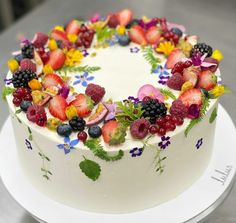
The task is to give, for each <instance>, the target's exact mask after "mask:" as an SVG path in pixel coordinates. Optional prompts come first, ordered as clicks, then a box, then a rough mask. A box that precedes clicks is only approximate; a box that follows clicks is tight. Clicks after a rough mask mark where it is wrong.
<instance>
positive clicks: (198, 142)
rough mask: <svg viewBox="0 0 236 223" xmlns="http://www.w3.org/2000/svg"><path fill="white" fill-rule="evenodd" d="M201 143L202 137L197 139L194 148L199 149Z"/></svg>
mask: <svg viewBox="0 0 236 223" xmlns="http://www.w3.org/2000/svg"><path fill="white" fill-rule="evenodd" d="M202 144H203V138H201V139H199V140H198V141H197V143H196V148H197V149H199V148H200V147H201V146H202Z"/></svg>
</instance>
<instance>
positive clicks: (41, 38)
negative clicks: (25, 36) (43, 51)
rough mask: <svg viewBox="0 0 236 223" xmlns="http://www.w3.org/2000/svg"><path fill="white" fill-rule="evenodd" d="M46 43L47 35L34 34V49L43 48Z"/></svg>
mask: <svg viewBox="0 0 236 223" xmlns="http://www.w3.org/2000/svg"><path fill="white" fill-rule="evenodd" d="M47 41H48V35H46V34H45V33H42V32H37V33H35V35H34V37H33V39H32V43H33V45H34V46H35V47H36V48H40V47H44V45H45V44H46V43H47Z"/></svg>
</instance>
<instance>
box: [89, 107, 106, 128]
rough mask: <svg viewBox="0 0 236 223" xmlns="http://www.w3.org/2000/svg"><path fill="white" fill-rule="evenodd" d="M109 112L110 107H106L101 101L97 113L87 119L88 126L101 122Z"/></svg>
mask: <svg viewBox="0 0 236 223" xmlns="http://www.w3.org/2000/svg"><path fill="white" fill-rule="evenodd" d="M107 113H108V109H107V108H106V107H105V105H104V104H103V103H99V104H98V106H97V109H96V111H95V113H94V114H92V115H91V116H90V117H89V119H88V121H87V126H92V125H96V124H99V123H100V122H102V121H103V120H104V118H105V116H106V115H107Z"/></svg>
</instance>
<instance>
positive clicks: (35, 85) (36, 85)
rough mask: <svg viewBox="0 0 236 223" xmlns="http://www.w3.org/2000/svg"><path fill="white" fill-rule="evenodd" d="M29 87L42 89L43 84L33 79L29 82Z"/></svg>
mask: <svg viewBox="0 0 236 223" xmlns="http://www.w3.org/2000/svg"><path fill="white" fill-rule="evenodd" d="M28 85H29V87H30V88H31V90H41V88H42V84H41V83H40V81H39V80H37V79H32V80H31V81H30V82H28Z"/></svg>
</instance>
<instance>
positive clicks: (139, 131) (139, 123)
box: [130, 118, 150, 139]
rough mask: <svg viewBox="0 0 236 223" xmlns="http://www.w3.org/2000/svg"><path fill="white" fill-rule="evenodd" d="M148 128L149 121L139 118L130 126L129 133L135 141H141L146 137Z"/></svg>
mask: <svg viewBox="0 0 236 223" xmlns="http://www.w3.org/2000/svg"><path fill="white" fill-rule="evenodd" d="M149 127H150V123H149V121H148V120H147V119H145V118H141V119H138V120H136V121H134V122H133V123H132V124H131V126H130V133H131V135H132V136H133V137H134V138H135V139H143V138H145V137H146V136H147V134H148V130H149Z"/></svg>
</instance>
